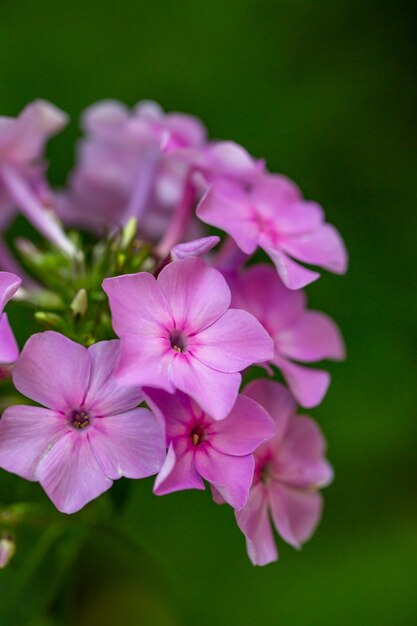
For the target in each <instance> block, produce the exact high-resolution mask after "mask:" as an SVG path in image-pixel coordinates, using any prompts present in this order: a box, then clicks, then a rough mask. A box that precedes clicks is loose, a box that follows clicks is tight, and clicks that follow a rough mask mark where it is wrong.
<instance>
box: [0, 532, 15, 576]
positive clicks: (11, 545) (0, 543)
mask: <svg viewBox="0 0 417 626" xmlns="http://www.w3.org/2000/svg"><path fill="white" fill-rule="evenodd" d="M15 551H16V543H15V540H14V538H13V537H12V536H11V535H8V534H7V533H4V534H3V535H1V536H0V569H4V568H5V567H6V565H8V563H9V562H10V561H11V559H12V558H13V555H14V553H15Z"/></svg>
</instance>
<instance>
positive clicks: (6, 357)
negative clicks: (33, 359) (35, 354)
mask: <svg viewBox="0 0 417 626" xmlns="http://www.w3.org/2000/svg"><path fill="white" fill-rule="evenodd" d="M21 282H22V281H21V279H20V278H19V277H18V276H16V275H15V274H10V273H9V272H0V364H1V365H3V364H5V363H13V362H14V361H16V359H17V356H18V354H19V349H18V347H17V343H16V339H15V338H14V335H13V331H12V329H11V328H10V324H9V320H8V317H7V313H3V309H4V307H5V306H6V304H7V303H8V302H9V300H10V299H11V298H13V296H14V294H15V293H16V291H17V290H18V288H19V287H20V284H21Z"/></svg>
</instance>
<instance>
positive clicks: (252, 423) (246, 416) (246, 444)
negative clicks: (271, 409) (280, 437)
mask: <svg viewBox="0 0 417 626" xmlns="http://www.w3.org/2000/svg"><path fill="white" fill-rule="evenodd" d="M274 434H275V424H274V422H273V420H272V419H271V417H270V416H269V415H268V413H267V412H266V411H265V410H264V409H263V408H262V407H261V406H260V405H259V404H258V403H257V402H255V401H254V400H252V399H251V398H248V397H246V396H243V395H239V396H238V397H237V400H236V403H235V405H234V407H233V409H232V410H231V411H230V413H229V415H228V416H227V417H226V418H225V419H223V420H220V421H217V422H214V423H213V424H212V426H211V427H210V443H211V445H212V446H213V448H215V449H216V450H217V451H218V452H222V453H223V454H231V455H234V456H243V455H246V454H250V453H251V452H254V451H255V450H256V448H257V447H258V446H259V445H260V444H261V443H262V442H263V441H266V440H267V439H270V438H271V437H272V436H273V435H274Z"/></svg>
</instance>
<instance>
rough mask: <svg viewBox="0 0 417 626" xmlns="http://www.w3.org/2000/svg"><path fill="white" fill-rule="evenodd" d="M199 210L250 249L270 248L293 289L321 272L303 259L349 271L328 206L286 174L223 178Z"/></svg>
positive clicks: (205, 197) (339, 271)
mask: <svg viewBox="0 0 417 626" xmlns="http://www.w3.org/2000/svg"><path fill="white" fill-rule="evenodd" d="M197 215H198V217H199V218H200V219H201V220H203V222H206V223H207V224H211V225H212V226H217V227H218V228H221V229H223V230H224V231H225V232H227V233H228V234H229V235H231V236H232V237H233V238H234V239H235V241H236V243H237V245H238V246H239V247H240V248H241V250H242V251H243V252H244V253H245V254H248V255H250V254H252V253H253V252H255V250H256V249H257V248H258V247H260V248H262V249H263V250H265V252H266V253H267V254H268V255H269V256H270V258H271V259H272V261H273V263H274V264H275V267H276V269H277V271H278V273H279V275H280V277H281V279H282V280H283V282H284V284H285V285H286V286H287V287H288V288H289V289H299V288H300V287H304V286H305V285H307V284H308V283H311V282H312V281H314V280H316V279H317V278H318V277H319V276H320V274H318V273H317V272H316V271H312V270H309V269H307V268H305V267H303V266H302V265H300V264H299V263H298V262H297V261H302V262H304V263H312V264H313V265H318V266H319V267H323V268H324V269H327V270H329V271H331V272H335V273H337V274H342V273H344V272H345V271H346V266H347V254H346V250H345V247H344V244H343V241H342V239H341V237H340V235H339V233H338V231H337V230H336V229H335V228H334V226H332V225H330V224H327V223H325V222H324V213H323V210H322V208H321V207H320V206H319V205H318V204H316V203H315V202H309V201H306V200H304V199H303V198H302V196H301V193H300V191H299V189H298V188H297V186H296V185H295V184H294V183H293V182H291V181H290V180H288V179H287V178H285V177H284V176H279V175H272V174H260V175H259V176H258V177H257V178H256V179H255V180H254V181H253V182H249V184H242V183H239V182H235V181H232V180H218V181H216V182H214V183H213V185H212V186H211V187H210V188H209V190H208V192H207V193H206V194H205V196H204V197H203V198H202V200H201V202H200V203H199V205H198V207H197ZM294 259H296V260H297V261H295V260H294Z"/></svg>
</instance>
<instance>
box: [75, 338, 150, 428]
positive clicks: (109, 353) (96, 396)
mask: <svg viewBox="0 0 417 626" xmlns="http://www.w3.org/2000/svg"><path fill="white" fill-rule="evenodd" d="M88 354H89V356H90V363H91V375H90V384H89V387H88V391H87V396H86V398H85V402H84V406H85V407H86V409H87V410H89V411H91V412H93V413H94V415H99V416H103V415H115V414H117V413H124V412H125V411H129V410H130V409H134V408H135V407H137V406H138V404H140V403H141V402H142V401H143V394H142V392H141V390H140V389H139V387H138V386H137V385H134V386H132V387H128V386H126V385H121V384H120V382H119V381H118V380H117V379H116V378H115V369H116V366H117V365H118V361H119V356H120V342H119V341H117V340H113V341H100V342H99V343H96V344H94V345H93V346H91V347H90V348H88Z"/></svg>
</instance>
